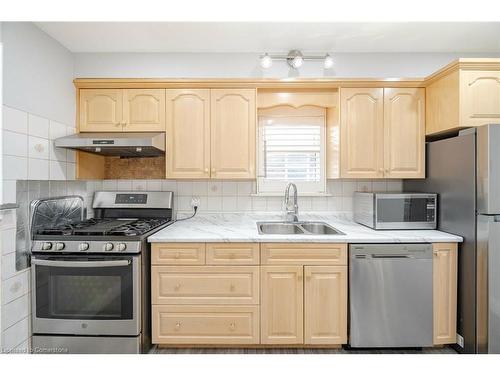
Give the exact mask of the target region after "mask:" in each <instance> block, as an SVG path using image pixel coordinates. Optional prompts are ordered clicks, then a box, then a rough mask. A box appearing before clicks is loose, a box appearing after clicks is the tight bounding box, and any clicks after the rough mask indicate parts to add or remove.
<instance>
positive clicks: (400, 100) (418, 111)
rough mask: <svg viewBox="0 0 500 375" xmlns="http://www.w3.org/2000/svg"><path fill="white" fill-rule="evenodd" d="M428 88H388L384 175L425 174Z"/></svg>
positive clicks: (417, 176) (386, 92)
mask: <svg viewBox="0 0 500 375" xmlns="http://www.w3.org/2000/svg"><path fill="white" fill-rule="evenodd" d="M424 154H425V91H424V89H420V88H386V89H384V177H385V178H424V177H425V155H424Z"/></svg>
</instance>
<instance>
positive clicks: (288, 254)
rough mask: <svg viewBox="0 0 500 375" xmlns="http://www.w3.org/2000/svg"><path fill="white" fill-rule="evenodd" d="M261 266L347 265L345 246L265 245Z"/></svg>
mask: <svg viewBox="0 0 500 375" xmlns="http://www.w3.org/2000/svg"><path fill="white" fill-rule="evenodd" d="M261 252H262V254H261V256H262V264H273V265H280V264H283V265H285V264H297V265H301V264H305V265H338V266H343V265H347V244H330V243H329V244H294V243H276V244H274V243H266V244H262V245H261Z"/></svg>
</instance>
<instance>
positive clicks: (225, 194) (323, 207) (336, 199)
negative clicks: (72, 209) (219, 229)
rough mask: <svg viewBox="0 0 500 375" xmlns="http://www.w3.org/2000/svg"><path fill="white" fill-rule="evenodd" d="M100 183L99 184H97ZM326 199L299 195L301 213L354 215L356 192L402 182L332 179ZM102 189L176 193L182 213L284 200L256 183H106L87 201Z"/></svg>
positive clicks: (273, 205) (269, 207)
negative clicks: (259, 191)
mask: <svg viewBox="0 0 500 375" xmlns="http://www.w3.org/2000/svg"><path fill="white" fill-rule="evenodd" d="M96 183H98V184H99V185H96ZM327 185H328V192H327V193H328V194H327V196H320V197H307V196H300V195H299V210H300V211H302V212H305V211H329V212H344V213H350V212H352V196H353V194H354V192H355V191H388V190H391V191H401V190H402V181H401V180H391V181H385V180H329V181H328V183H327ZM100 188H102V189H104V190H146V189H148V190H163V191H173V192H174V197H175V207H176V209H177V211H178V212H179V213H182V214H187V213H190V212H192V208H191V198H192V197H198V198H199V199H200V206H199V207H198V210H199V212H248V211H254V212H255V211H279V210H281V209H282V205H283V199H282V197H279V196H277V197H269V196H268V197H266V196H255V191H256V186H255V182H254V181H211V180H209V181H207V180H177V181H176V180H104V181H102V183H101V182H98V181H88V182H87V198H88V200H89V201H91V199H92V194H93V192H94V191H95V190H99V189H100Z"/></svg>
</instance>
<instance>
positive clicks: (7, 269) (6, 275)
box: [0, 210, 30, 352]
mask: <svg viewBox="0 0 500 375" xmlns="http://www.w3.org/2000/svg"><path fill="white" fill-rule="evenodd" d="M0 247H1V249H0V254H1V265H2V272H1V279H2V282H1V285H2V293H1V294H2V298H1V303H0V306H1V319H2V320H1V322H2V324H1V335H2V348H1V349H2V351H3V352H5V351H7V352H8V351H10V350H12V349H14V348H16V347H17V346H19V345H20V344H21V343H23V342H25V341H28V339H29V337H30V329H29V316H30V304H29V296H30V295H29V290H30V282H29V272H28V270H24V271H21V272H17V271H16V253H15V251H16V210H7V211H1V212H0Z"/></svg>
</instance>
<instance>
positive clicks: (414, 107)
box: [340, 88, 425, 178]
mask: <svg viewBox="0 0 500 375" xmlns="http://www.w3.org/2000/svg"><path fill="white" fill-rule="evenodd" d="M340 112H341V114H340V124H341V128H340V150H341V163H340V175H341V177H342V178H423V177H425V155H424V154H425V120H424V119H425V93H424V89H422V88H384V89H383V88H344V89H342V90H341V110H340Z"/></svg>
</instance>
